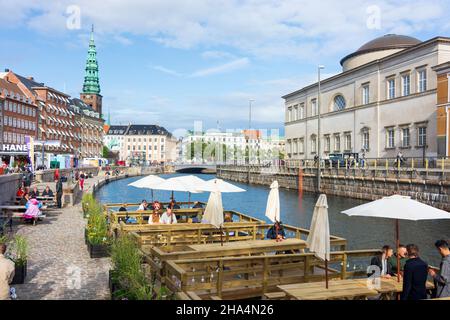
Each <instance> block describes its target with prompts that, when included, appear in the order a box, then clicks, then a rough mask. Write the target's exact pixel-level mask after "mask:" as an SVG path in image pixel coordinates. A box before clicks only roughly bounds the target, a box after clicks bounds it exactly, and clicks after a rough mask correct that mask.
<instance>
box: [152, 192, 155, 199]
mask: <svg viewBox="0 0 450 320" xmlns="http://www.w3.org/2000/svg"><path fill="white" fill-rule="evenodd" d="M154 201H155V200H154V199H153V189H152V202H154Z"/></svg>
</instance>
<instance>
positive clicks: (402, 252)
mask: <svg viewBox="0 0 450 320" xmlns="http://www.w3.org/2000/svg"><path fill="white" fill-rule="evenodd" d="M397 256H398V257H399V258H400V274H402V273H403V270H404V269H405V263H406V261H408V251H407V250H406V246H404V245H403V244H400V245H399V246H398V249H397V252H396V253H395V254H394V255H393V256H392V257H390V258H389V264H390V265H391V270H392V273H393V274H394V275H396V274H397Z"/></svg>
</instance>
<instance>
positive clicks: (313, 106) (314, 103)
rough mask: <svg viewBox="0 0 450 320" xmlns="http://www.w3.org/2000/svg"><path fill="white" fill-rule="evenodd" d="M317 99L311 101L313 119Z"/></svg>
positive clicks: (315, 112) (315, 113)
mask: <svg viewBox="0 0 450 320" xmlns="http://www.w3.org/2000/svg"><path fill="white" fill-rule="evenodd" d="M317 111H318V110H317V99H312V100H311V116H312V117H314V116H316V115H317V113H318V112H317Z"/></svg>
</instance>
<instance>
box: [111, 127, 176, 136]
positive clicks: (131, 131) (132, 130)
mask: <svg viewBox="0 0 450 320" xmlns="http://www.w3.org/2000/svg"><path fill="white" fill-rule="evenodd" d="M107 134H108V135H129V136H130V135H164V136H167V137H171V136H172V134H171V133H170V132H169V131H167V130H166V129H165V128H163V127H160V126H157V125H153V124H150V125H147V124H144V125H140V124H129V125H126V126H122V125H112V126H110V127H109V130H108V132H107Z"/></svg>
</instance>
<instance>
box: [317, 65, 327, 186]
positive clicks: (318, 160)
mask: <svg viewBox="0 0 450 320" xmlns="http://www.w3.org/2000/svg"><path fill="white" fill-rule="evenodd" d="M323 69H325V67H324V66H322V65H319V66H318V67H317V79H318V81H317V84H318V94H317V116H318V117H317V155H318V157H317V191H318V192H320V161H321V159H322V156H321V149H320V94H321V92H320V70H323Z"/></svg>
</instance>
